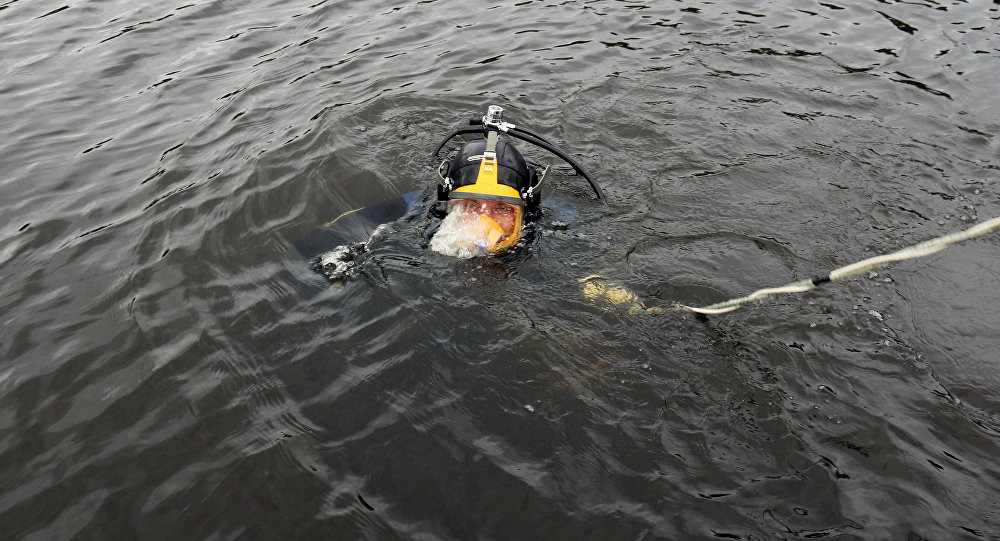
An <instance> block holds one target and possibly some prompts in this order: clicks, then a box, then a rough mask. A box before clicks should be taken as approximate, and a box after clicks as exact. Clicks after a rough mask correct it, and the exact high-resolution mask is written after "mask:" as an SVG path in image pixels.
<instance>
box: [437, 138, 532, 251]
mask: <svg viewBox="0 0 1000 541" xmlns="http://www.w3.org/2000/svg"><path fill="white" fill-rule="evenodd" d="M438 173H439V175H440V177H441V180H442V182H443V184H442V185H441V186H439V191H438V198H439V200H440V202H441V205H442V206H444V207H445V209H446V210H447V213H448V214H447V216H446V217H445V219H444V221H443V222H442V224H441V228H440V229H439V230H438V232H437V233H436V234H435V235H434V238H433V239H432V240H431V248H432V249H434V250H436V251H439V252H442V253H446V254H450V255H456V256H458V257H471V256H472V255H476V254H479V253H491V252H498V251H501V250H504V249H506V248H508V247H511V246H514V245H516V244H517V241H518V239H519V238H520V237H521V228H522V224H523V221H524V213H525V207H526V206H529V205H530V204H531V203H532V202H537V197H534V198H532V196H531V194H532V191H531V189H530V188H531V187H532V186H533V185H536V184H537V174H536V173H535V171H534V170H533V169H531V168H530V167H528V165H527V164H526V163H525V161H524V158H522V157H521V154H520V153H519V152H518V151H517V149H516V148H514V146H513V145H512V144H511V143H510V141H509V140H507V139H506V138H503V139H501V138H500V137H499V134H497V133H496V132H495V131H493V132H489V133H488V134H487V138H486V139H480V140H475V141H471V142H469V143H467V144H466V145H465V146H463V147H462V149H461V150H460V151H459V153H458V154H457V155H456V156H455V157H454V158H452V159H451V160H448V161H446V162H444V163H442V164H441V167H440V168H439V170H438ZM445 209H442V210H445Z"/></svg>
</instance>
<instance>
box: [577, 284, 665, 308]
mask: <svg viewBox="0 0 1000 541" xmlns="http://www.w3.org/2000/svg"><path fill="white" fill-rule="evenodd" d="M580 288H581V291H582V292H583V296H584V297H586V298H587V300H589V301H590V302H592V303H594V304H597V305H600V306H602V307H603V308H604V309H605V310H614V309H619V310H620V309H624V310H625V311H627V312H628V313H629V314H635V313H638V312H639V311H641V310H645V311H646V312H649V313H650V314H653V315H658V314H662V313H663V310H661V309H659V308H657V307H650V308H647V307H646V306H645V305H644V304H643V303H642V301H640V300H639V296H638V295H636V294H635V293H632V292H631V291H629V290H628V289H626V288H625V287H624V286H622V285H621V284H618V283H616V282H613V281H611V280H607V279H605V278H604V277H603V276H601V275H598V274H591V275H590V276H587V277H585V278H580Z"/></svg>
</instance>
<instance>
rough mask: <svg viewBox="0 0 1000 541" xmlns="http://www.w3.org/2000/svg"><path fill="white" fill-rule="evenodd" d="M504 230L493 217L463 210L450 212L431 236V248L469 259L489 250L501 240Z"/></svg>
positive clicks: (445, 253) (441, 252)
mask: <svg viewBox="0 0 1000 541" xmlns="http://www.w3.org/2000/svg"><path fill="white" fill-rule="evenodd" d="M502 232H503V230H502V229H501V228H500V225H499V224H498V223H497V222H496V221H494V220H493V219H491V218H489V217H486V216H479V215H475V214H469V213H463V212H449V213H448V215H447V216H445V218H444V220H442V221H441V227H440V228H438V231H437V233H435V234H434V237H433V238H431V244H430V247H431V250H434V251H435V252H437V253H439V254H443V255H448V256H452V257H458V258H461V259H468V258H471V257H475V256H477V255H479V254H482V253H484V252H486V251H487V249H488V248H489V247H491V246H495V245H496V243H497V241H498V240H500V236H501V235H502Z"/></svg>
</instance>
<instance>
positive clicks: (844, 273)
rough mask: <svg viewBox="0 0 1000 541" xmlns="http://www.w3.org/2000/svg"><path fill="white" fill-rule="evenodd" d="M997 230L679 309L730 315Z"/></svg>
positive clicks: (997, 221)
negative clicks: (734, 296)
mask: <svg viewBox="0 0 1000 541" xmlns="http://www.w3.org/2000/svg"><path fill="white" fill-rule="evenodd" d="M997 229H1000V217H997V218H993V219H992V220H987V221H985V222H983V223H980V224H977V225H975V226H973V227H970V228H968V229H966V230H965V231H960V232H958V233H952V234H950V235H945V236H943V237H938V238H936V239H931V240H928V241H924V242H921V243H920V244H916V245H913V246H910V247H908V248H903V249H902V250H899V251H897V252H893V253H891V254H886V255H880V256H876V257H871V258H868V259H865V260H864V261H859V262H857V263H854V264H852V265H847V266H846V267H840V268H839V269H836V270H834V271H832V272H830V273H829V274H827V275H826V276H819V277H816V278H808V279H806V280H800V281H798V282H794V283H791V284H788V285H786V286H784V287H775V288H768V289H760V290H758V291H754V292H753V293H751V294H749V295H747V296H746V297H740V298H738V299H730V300H728V301H723V302H719V303H715V304H712V305H709V306H705V307H702V308H696V307H693V306H685V305H678V307H679V308H680V309H682V310H689V311H691V312H696V313H698V314H706V315H711V314H724V313H726V312H731V311H733V310H736V309H737V308H739V307H740V306H743V305H745V304H750V303H751V302H755V301H759V300H763V299H767V298H770V297H774V296H775V295H781V294H785V293H802V292H805V291H809V290H811V289H814V288H815V287H816V286H818V285H820V284H824V283H826V282H838V281H840V280H845V279H847V278H851V277H853V276H857V275H859V274H862V273H865V272H868V271H870V270H872V269H877V268H879V267H882V266H884V265H888V264H889V263H893V262H895V261H903V260H905V259H915V258H918V257H923V256H926V255H930V254H933V253H937V252H940V251H941V250H944V249H945V248H947V247H949V246H951V245H952V244H956V243H959V242H962V241H966V240H969V239H973V238H976V237H981V236H983V235H986V234H988V233H992V232H993V231H996V230H997Z"/></svg>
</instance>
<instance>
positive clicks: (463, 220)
mask: <svg viewBox="0 0 1000 541" xmlns="http://www.w3.org/2000/svg"><path fill="white" fill-rule="evenodd" d="M457 135H470V136H474V138H473V139H472V140H471V141H469V142H467V143H465V144H464V145H463V146H462V147H461V148H460V149H459V151H458V153H457V154H455V156H453V157H452V158H450V159H447V160H444V161H443V162H441V164H440V165H439V166H438V169H437V176H438V186H437V195H436V200H434V202H433V203H432V204H431V205H430V212H429V214H430V215H432V216H433V217H434V218H443V219H442V220H441V223H440V226H439V227H437V230H436V231H434V232H433V236H432V237H431V239H430V242H429V244H428V246H429V247H430V248H431V249H432V250H434V251H436V252H439V253H442V254H445V255H450V256H454V257H459V258H469V257H474V256H477V255H489V254H495V253H500V252H503V251H506V250H508V249H510V248H512V247H514V246H516V245H517V244H518V241H519V240H520V239H521V236H522V233H523V231H524V224H525V221H526V220H529V219H531V218H534V217H536V216H538V214H539V212H540V201H541V193H540V187H541V185H542V183H543V182H544V181H545V179H546V177H547V176H548V173H549V170H550V169H551V166H547V167H545V169H544V170H543V171H542V174H541V175H539V174H538V173H537V172H536V171H535V169H534V168H533V167H531V166H529V165H528V164H527V162H525V160H524V157H523V156H522V155H521V153H520V152H519V151H518V150H517V148H516V147H515V146H514V144H513V140H514V139H518V140H521V141H524V142H527V143H530V144H532V145H535V146H538V147H540V148H542V149H544V150H547V151H549V152H551V153H552V154H555V155H556V156H558V157H559V158H561V159H563V160H564V161H565V162H566V163H567V164H569V165H570V166H571V167H572V168H573V169H574V171H576V173H577V174H578V175H580V176H582V177H583V178H584V179H586V180H587V182H588V183H589V184H590V186H591V188H592V189H593V191H594V193H595V194H596V196H597V199H598V200H599V201H601V202H602V203H603V204H604V205H605V206H606V205H607V201H606V200H605V197H604V193H603V191H601V188H600V186H598V185H597V184H596V183H595V182H594V181H593V180H592V179H591V177H590V175H588V174H587V173H586V172H584V171H583V169H582V168H581V167H580V166H579V165H578V164H577V163H576V162H575V161H573V159H572V158H570V157H569V156H567V155H566V153H565V152H563V151H562V150H560V149H559V148H558V147H557V146H555V145H554V144H552V143H551V142H549V141H548V140H546V139H545V138H544V137H542V136H540V135H537V134H535V133H532V132H530V131H528V130H526V129H523V128H518V127H517V126H514V125H513V124H509V123H507V122H504V120H503V108H501V107H499V106H496V105H491V106H490V107H489V109H488V111H487V113H486V115H484V116H481V117H478V116H477V117H473V118H472V119H471V120H470V121H469V126H468V127H462V128H459V129H457V130H455V131H454V132H452V133H451V134H450V135H448V136H447V137H446V138H445V139H444V140H443V141H441V143H440V144H438V146H437V148H436V149H435V150H434V152H433V154H432V156H431V161H432V162H433V160H434V159H435V158H436V157H437V156H438V154H439V153H440V152H441V149H442V148H444V146H445V144H447V143H448V141H450V140H451V139H452V138H453V137H455V136H457ZM431 197H432V198H433V197H434V196H433V195H432V196H431ZM426 201H427V197H426V196H421V195H420V193H419V192H412V193H408V194H406V195H404V196H402V197H401V198H399V199H395V200H392V201H389V202H386V203H383V204H380V205H375V206H373V207H366V208H362V209H356V210H352V211H349V212H345V213H344V214H342V215H341V216H339V217H337V219H335V220H333V221H331V222H328V223H326V224H324V227H323V228H322V229H319V230H316V231H314V232H313V233H311V234H310V235H309V236H308V237H306V238H305V239H303V240H302V241H300V242H298V243H296V248H297V249H298V251H299V252H300V253H301V254H302V255H304V256H306V257H307V258H314V262H313V268H314V269H315V270H317V271H319V272H321V273H322V274H324V275H326V277H327V278H328V279H330V280H331V281H333V282H337V281H339V280H340V279H342V278H344V277H347V278H350V277H351V276H352V275H353V274H354V273H355V270H356V262H357V260H358V257H359V256H360V255H362V254H364V253H366V252H367V251H368V250H369V249H370V246H371V243H372V242H373V241H374V240H375V239H376V238H377V237H379V236H380V234H381V233H382V232H383V231H384V230H385V228H386V224H388V223H389V222H392V221H394V220H396V221H398V220H400V219H404V217H405V216H410V219H412V218H413V217H415V216H419V215H423V214H424V213H425V210H424V209H425V208H426V207H424V208H421V206H422V203H423V204H425V202H426ZM366 237H367V240H364V239H365V238H366ZM320 250H322V252H321V251H320ZM317 254H322V255H319V257H316V256H317Z"/></svg>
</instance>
